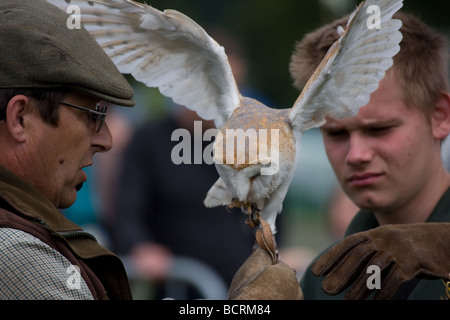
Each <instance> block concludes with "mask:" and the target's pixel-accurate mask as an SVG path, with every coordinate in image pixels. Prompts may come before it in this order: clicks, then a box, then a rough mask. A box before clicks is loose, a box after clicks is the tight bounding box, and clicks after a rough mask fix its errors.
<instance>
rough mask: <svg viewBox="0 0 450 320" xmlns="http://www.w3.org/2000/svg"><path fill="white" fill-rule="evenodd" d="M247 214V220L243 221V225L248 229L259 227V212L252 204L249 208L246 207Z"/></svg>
mask: <svg viewBox="0 0 450 320" xmlns="http://www.w3.org/2000/svg"><path fill="white" fill-rule="evenodd" d="M246 211H247V214H248V215H249V216H248V218H247V219H246V220H245V223H246V224H247V225H248V226H249V227H250V228H256V227H258V226H260V225H261V215H260V213H261V210H259V208H258V207H257V206H256V205H255V204H254V203H252V204H251V205H250V206H247V210H246Z"/></svg>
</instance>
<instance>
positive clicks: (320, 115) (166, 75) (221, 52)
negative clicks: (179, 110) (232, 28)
mask: <svg viewBox="0 0 450 320" xmlns="http://www.w3.org/2000/svg"><path fill="white" fill-rule="evenodd" d="M48 1H49V2H50V3H52V4H54V5H56V6H58V7H60V8H61V9H63V10H64V11H66V12H67V13H69V14H72V16H69V18H73V19H76V18H77V15H79V16H81V23H82V25H83V26H84V27H85V28H86V29H87V30H88V31H89V32H90V33H91V34H92V36H93V37H94V38H95V39H96V40H97V42H98V43H99V44H100V46H101V47H102V48H103V49H104V50H105V52H106V53H107V54H108V55H109V57H110V58H111V59H112V61H113V62H114V63H115V64H116V66H117V68H118V69H119V70H120V71H121V72H122V73H124V74H132V75H133V76H134V78H135V79H136V80H138V81H141V82H143V83H144V84H146V85H147V86H149V87H158V88H159V90H160V92H161V93H162V94H163V95H165V96H168V97H170V98H172V99H173V101H174V102H175V103H177V104H180V105H184V106H186V107H188V108H189V109H192V110H194V111H196V112H197V113H198V115H199V116H200V117H202V118H203V119H205V120H214V123H215V125H216V127H217V129H218V130H219V131H218V133H217V136H216V139H215V144H214V162H215V166H216V168H217V171H218V173H219V176H220V177H219V179H218V180H217V182H216V183H215V184H214V185H213V186H212V187H211V189H210V190H209V192H208V193H207V195H206V199H205V200H204V204H205V205H206V206H207V207H214V206H229V207H236V206H237V207H241V208H243V209H244V211H245V212H247V213H249V214H255V213H257V214H258V215H259V216H260V217H261V219H262V220H263V221H265V222H267V224H268V225H269V226H270V230H271V232H272V234H274V233H275V232H276V228H275V221H276V218H277V215H278V214H279V213H280V212H281V209H282V204H283V200H284V198H285V195H286V193H287V191H288V188H289V185H290V183H291V180H292V178H293V176H294V173H295V170H296V167H297V163H298V160H299V154H300V145H301V137H302V132H303V131H305V130H308V129H310V128H313V127H319V126H321V125H322V124H324V122H325V118H326V117H327V116H330V117H333V118H338V119H342V118H346V117H352V116H355V115H356V114H357V113H358V111H359V109H360V107H362V106H364V105H365V104H367V103H368V102H369V99H370V94H371V93H372V92H374V91H375V90H376V89H377V87H378V84H379V81H380V80H381V79H382V78H383V77H384V75H385V72H386V70H388V69H389V68H390V67H391V66H392V64H393V59H392V58H393V56H394V55H395V54H396V53H398V51H399V50H400V46H399V43H400V41H401V39H402V35H401V33H400V31H399V30H400V27H401V21H399V20H395V19H392V16H393V14H394V13H395V12H396V11H398V10H399V9H400V8H401V7H402V6H403V3H402V0H366V1H364V2H362V3H361V4H360V5H359V6H358V8H357V9H356V10H355V11H354V12H353V13H352V14H351V15H350V18H349V20H348V23H347V25H346V26H341V27H339V28H338V29H337V30H336V32H338V33H339V35H340V37H339V39H338V40H337V41H336V42H335V43H334V45H333V46H332V47H331V48H330V50H329V51H328V53H327V55H326V56H325V58H324V59H323V61H322V62H321V64H320V66H319V67H318V68H317V70H316V71H315V73H314V74H313V75H312V77H311V78H310V80H309V81H308V83H307V84H306V86H305V88H304V89H303V90H302V92H301V94H300V96H299V97H298V98H297V99H296V101H295V102H294V104H293V106H292V108H290V109H273V108H269V107H267V106H265V105H263V104H262V103H260V102H259V101H256V100H253V99H250V98H248V97H244V96H242V95H241V93H240V91H239V88H238V87H237V84H236V82H235V79H234V77H233V74H232V70H231V67H230V64H229V62H228V59H227V55H226V53H225V49H224V48H223V47H222V46H220V45H219V44H218V43H217V42H216V41H215V40H214V39H212V38H211V37H210V36H209V35H208V34H207V33H206V32H205V30H204V29H203V28H202V27H200V26H199V25H198V24H197V23H196V22H194V21H193V20H191V19H190V18H189V17H187V16H186V15H184V14H182V13H180V12H178V11H175V10H165V11H163V12H161V11H159V10H157V9H155V8H153V7H151V6H149V5H145V4H141V3H137V2H134V1H131V0H90V1H88V0H48ZM76 9H78V11H77V10H76ZM374 21H375V22H376V23H374ZM230 133H231V134H230Z"/></svg>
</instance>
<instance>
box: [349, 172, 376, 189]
mask: <svg viewBox="0 0 450 320" xmlns="http://www.w3.org/2000/svg"><path fill="white" fill-rule="evenodd" d="M381 176H382V174H378V173H364V174H355V175H352V176H351V177H350V178H349V179H348V181H349V182H350V183H351V184H352V185H354V186H356V187H363V186H368V185H371V184H373V183H375V182H376V181H378V179H379V178H380V177H381Z"/></svg>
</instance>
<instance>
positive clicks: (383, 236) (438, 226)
mask: <svg viewBox="0 0 450 320" xmlns="http://www.w3.org/2000/svg"><path fill="white" fill-rule="evenodd" d="M371 265H375V266H378V267H379V268H380V271H381V272H380V275H381V281H380V282H381V283H380V289H378V292H377V293H376V294H375V296H374V299H390V298H392V297H393V296H394V294H395V293H396V292H397V290H398V289H399V288H400V286H401V285H402V284H405V283H406V282H408V281H409V280H411V279H413V278H422V279H439V278H441V279H443V280H445V281H450V275H449V273H450V223H418V224H407V225H385V226H381V227H378V228H375V229H372V230H369V231H365V232H360V233H356V234H353V235H350V236H348V237H346V238H345V239H344V240H343V241H341V242H340V243H339V244H337V245H335V246H334V247H332V248H331V249H330V250H329V251H327V252H326V253H325V254H324V255H323V256H322V257H320V258H319V259H318V260H317V261H316V263H315V264H314V266H313V268H312V272H313V273H314V274H315V275H317V276H324V275H326V277H325V279H324V280H323V282H322V288H323V290H324V291H325V292H326V293H327V294H329V295H336V294H338V293H340V292H342V291H343V290H344V289H345V288H347V287H348V286H350V285H351V284H352V283H353V282H354V284H353V286H352V287H351V288H350V290H349V291H348V292H347V293H346V295H345V298H346V299H365V298H367V297H368V296H369V295H370V293H371V291H372V290H371V289H369V288H368V286H367V279H368V278H369V277H370V276H371V275H372V274H371V273H370V272H369V273H367V271H368V267H369V266H371Z"/></svg>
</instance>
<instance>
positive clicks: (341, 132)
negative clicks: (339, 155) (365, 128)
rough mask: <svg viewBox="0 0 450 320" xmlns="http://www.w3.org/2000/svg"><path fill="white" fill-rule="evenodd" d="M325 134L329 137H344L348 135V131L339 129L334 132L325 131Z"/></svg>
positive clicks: (333, 130)
mask: <svg viewBox="0 0 450 320" xmlns="http://www.w3.org/2000/svg"><path fill="white" fill-rule="evenodd" d="M323 132H324V133H325V134H326V135H327V136H329V137H336V138H337V137H342V136H344V135H345V134H347V131H345V130H339V129H336V130H335V129H332V130H323Z"/></svg>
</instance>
